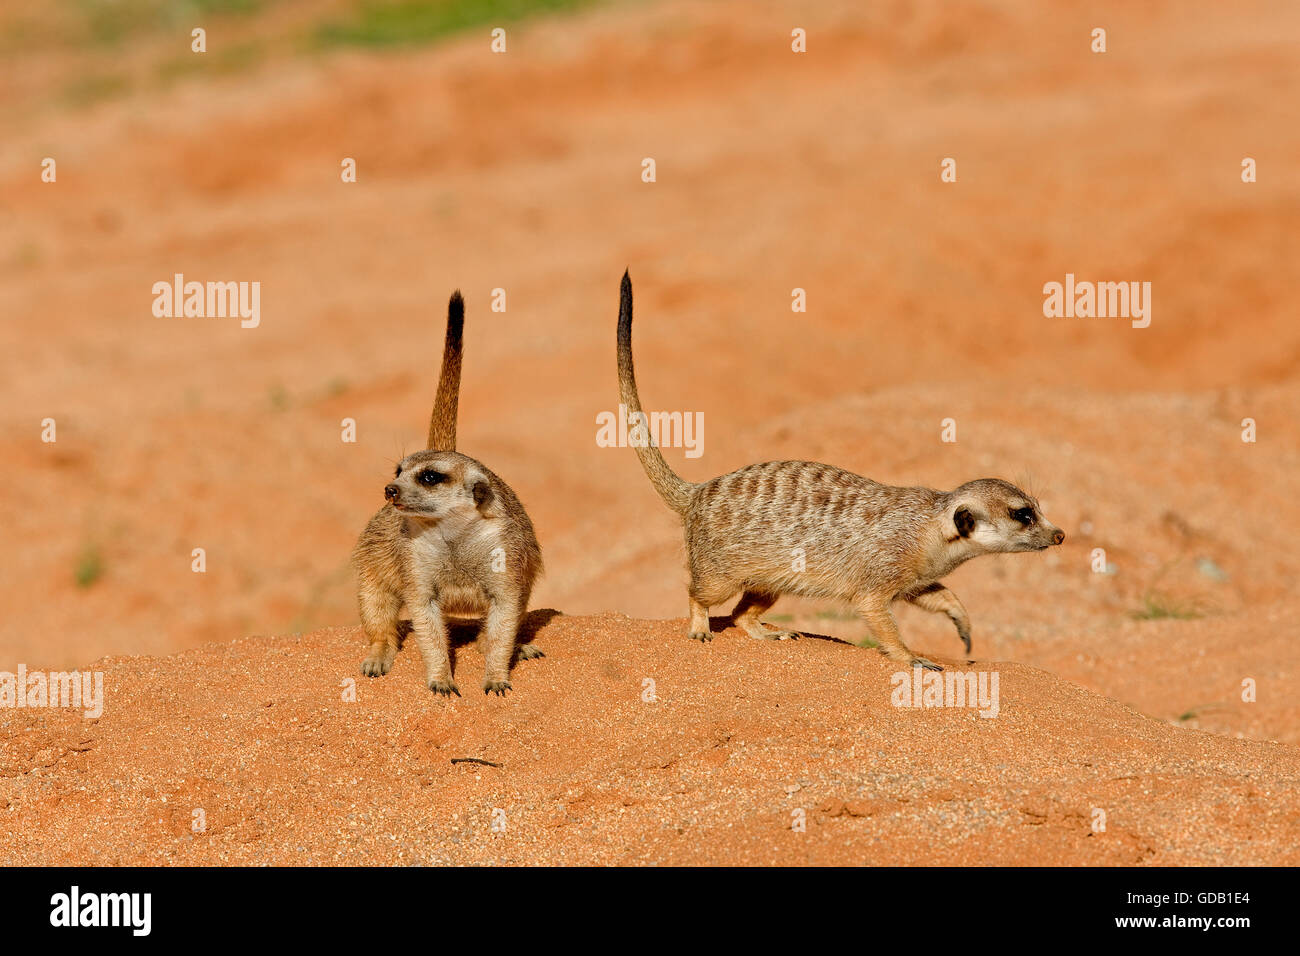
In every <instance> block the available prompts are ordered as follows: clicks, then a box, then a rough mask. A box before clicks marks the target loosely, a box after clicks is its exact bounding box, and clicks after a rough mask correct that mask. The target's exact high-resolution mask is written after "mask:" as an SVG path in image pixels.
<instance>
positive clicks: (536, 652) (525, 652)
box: [474, 624, 546, 661]
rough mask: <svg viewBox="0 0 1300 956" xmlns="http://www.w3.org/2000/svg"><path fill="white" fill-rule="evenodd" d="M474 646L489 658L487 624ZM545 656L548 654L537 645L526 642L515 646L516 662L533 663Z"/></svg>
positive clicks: (480, 630)
mask: <svg viewBox="0 0 1300 956" xmlns="http://www.w3.org/2000/svg"><path fill="white" fill-rule="evenodd" d="M474 646H475V647H477V648H478V652H479V653H480V654H482V655H483V656H484V657H487V651H488V649H487V626H486V624H485V625H484V626H483V627H482V628H480V629H479V632H478V637H477V638H476V639H475V641H474ZM545 656H546V654H545V653H543V652H542V649H541V648H540V647H538V646H537V645H536V644H533V643H531V642H529V641H524V642H523V643H516V644H515V656H514V659H515V660H516V661H533V660H536V659H537V658H539V657H545Z"/></svg>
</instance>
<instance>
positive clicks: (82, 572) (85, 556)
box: [73, 544, 104, 588]
mask: <svg viewBox="0 0 1300 956" xmlns="http://www.w3.org/2000/svg"><path fill="white" fill-rule="evenodd" d="M103 574H104V555H103V554H102V553H101V552H100V550H99V546H98V545H94V544H88V545H86V547H85V548H83V549H82V552H81V557H79V558H77V568H76V571H75V572H74V574H73V577H74V579H75V580H76V582H77V587H79V588H88V587H90V586H91V585H92V584H94V583H95V582H96V581H98V580H99V579H100V578H101V577H102V576H103Z"/></svg>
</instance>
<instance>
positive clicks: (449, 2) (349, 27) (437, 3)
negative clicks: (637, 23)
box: [316, 0, 594, 47]
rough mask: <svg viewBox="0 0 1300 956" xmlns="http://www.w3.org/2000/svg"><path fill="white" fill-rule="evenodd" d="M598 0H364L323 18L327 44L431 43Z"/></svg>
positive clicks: (322, 38) (321, 39)
mask: <svg viewBox="0 0 1300 956" xmlns="http://www.w3.org/2000/svg"><path fill="white" fill-rule="evenodd" d="M593 2H594V0H424V2H420V0H363V2H362V3H361V4H360V5H359V7H358V9H357V11H356V12H355V13H354V14H353V15H352V17H350V18H349V19H346V20H338V21H333V22H328V23H323V24H321V25H320V26H319V27H318V28H317V29H316V40H317V42H318V43H320V44H322V45H324V46H366V47H384V46H402V45H407V44H416V43H426V42H428V41H430V40H436V39H437V38H439V37H442V36H446V35H447V34H449V33H456V32H457V31H460V30H468V29H470V28H471V27H478V26H486V25H489V24H491V25H492V26H504V25H505V24H508V23H512V22H515V21H517V20H522V19H523V18H525V17H529V16H532V15H534V14H538V13H557V12H560V11H564V10H574V9H577V8H578V7H583V6H587V5H589V4H591V3H593Z"/></svg>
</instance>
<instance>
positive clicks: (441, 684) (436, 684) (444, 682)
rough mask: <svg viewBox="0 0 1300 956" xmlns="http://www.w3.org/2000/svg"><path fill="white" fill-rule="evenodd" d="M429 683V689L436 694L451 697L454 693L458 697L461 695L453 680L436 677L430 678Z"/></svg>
mask: <svg viewBox="0 0 1300 956" xmlns="http://www.w3.org/2000/svg"><path fill="white" fill-rule="evenodd" d="M428 684H429V690H431V691H433V692H434V693H435V694H441V695H442V696H443V697H450V696H451V695H452V694H455V695H456V696H457V697H459V696H460V690H459V689H458V688H457V687H456V684H455V682H454V681H452V680H449V679H445V678H444V679H437V678H435V679H432V680H430V681H429V682H428Z"/></svg>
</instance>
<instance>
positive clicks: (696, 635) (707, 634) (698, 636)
mask: <svg viewBox="0 0 1300 956" xmlns="http://www.w3.org/2000/svg"><path fill="white" fill-rule="evenodd" d="M687 637H689V638H690V639H691V640H693V641H700V642H702V643H708V642H709V641H711V640H713V632H712V631H691V633H690V634H688V635H687Z"/></svg>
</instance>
